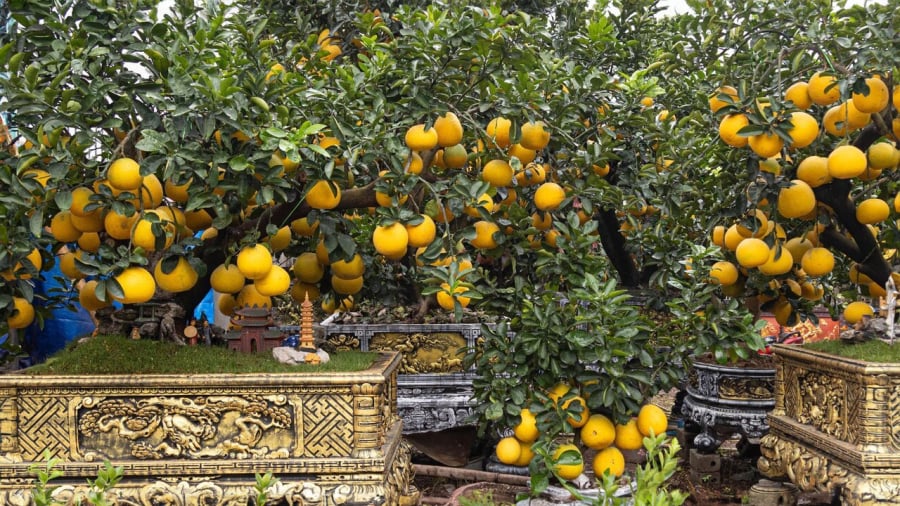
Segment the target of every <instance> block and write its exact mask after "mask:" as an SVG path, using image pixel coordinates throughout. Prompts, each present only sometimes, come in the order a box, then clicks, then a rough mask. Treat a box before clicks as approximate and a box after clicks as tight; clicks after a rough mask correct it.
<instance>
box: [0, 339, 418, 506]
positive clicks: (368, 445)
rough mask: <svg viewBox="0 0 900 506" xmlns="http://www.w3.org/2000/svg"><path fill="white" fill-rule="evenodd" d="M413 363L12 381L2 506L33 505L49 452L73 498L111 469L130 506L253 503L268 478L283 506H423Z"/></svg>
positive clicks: (3, 415)
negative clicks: (403, 378) (403, 372)
mask: <svg viewBox="0 0 900 506" xmlns="http://www.w3.org/2000/svg"><path fill="white" fill-rule="evenodd" d="M399 365H400V355H399V354H397V353H389V352H385V353H382V354H380V355H379V357H378V358H377V359H376V361H375V363H374V364H373V365H372V366H371V367H370V368H369V369H367V370H364V371H359V372H355V373H318V374H306V373H304V374H291V373H286V374H205V375H180V376H179V375H143V376H142V375H132V376H125V375H122V376H116V375H105V376H33V375H31V376H29V375H25V374H14V375H4V376H0V504H30V501H31V493H32V480H33V479H34V474H33V473H32V472H30V471H29V466H32V465H35V464H36V465H38V466H45V465H46V459H47V458H48V457H53V458H57V459H59V460H60V462H59V464H58V465H57V466H56V469H58V470H60V471H62V472H63V478H59V479H56V480H53V481H52V482H51V483H50V485H51V486H55V487H57V488H56V489H55V490H54V497H55V498H56V499H58V500H60V501H62V502H66V501H68V500H70V499H72V498H73V497H75V496H78V494H83V493H84V492H85V484H86V480H87V479H89V478H95V477H96V476H97V471H98V469H100V467H101V466H102V462H103V461H104V460H108V461H110V462H111V463H112V464H113V465H114V466H121V467H122V468H123V469H124V479H123V480H122V482H120V484H119V485H117V486H116V487H115V488H114V490H113V493H114V495H115V496H116V497H115V501H114V502H116V503H122V504H134V505H148V506H149V505H156V504H204V505H210V506H211V505H236V504H240V505H246V504H247V501H248V499H249V498H250V497H255V491H254V488H253V486H254V485H255V484H256V480H255V474H256V473H260V474H262V473H266V472H272V473H273V474H274V476H275V477H276V478H278V479H279V480H280V484H279V485H278V486H276V487H272V488H270V489H269V491H268V496H269V497H270V498H271V499H272V500H273V501H278V500H284V501H287V503H288V504H292V505H294V504H297V505H300V504H316V505H335V504H345V503H358V504H380V503H385V504H401V503H404V504H405V503H409V502H410V500H409V499H410V497H414V496H415V489H414V487H412V486H411V479H412V466H411V464H410V454H409V449H408V448H407V447H406V446H405V445H404V444H402V441H401V434H400V433H401V421H400V420H399V418H398V417H397V386H396V385H397V371H398V368H399Z"/></svg>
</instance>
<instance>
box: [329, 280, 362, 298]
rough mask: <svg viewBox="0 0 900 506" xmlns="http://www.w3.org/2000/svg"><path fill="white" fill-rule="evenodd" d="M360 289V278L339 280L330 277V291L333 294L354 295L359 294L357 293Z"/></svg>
mask: <svg viewBox="0 0 900 506" xmlns="http://www.w3.org/2000/svg"><path fill="white" fill-rule="evenodd" d="M362 287H363V277H362V276H360V277H358V278H352V279H344V278H339V277H337V276H335V275H332V276H331V289H332V290H334V291H335V293H339V294H341V295H354V294H356V293H359V291H360V290H362Z"/></svg>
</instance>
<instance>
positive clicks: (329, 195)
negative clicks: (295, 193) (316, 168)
mask: <svg viewBox="0 0 900 506" xmlns="http://www.w3.org/2000/svg"><path fill="white" fill-rule="evenodd" d="M306 203H307V204H309V207H311V208H313V209H334V208H335V207H337V206H338V204H340V203H341V189H340V187H339V186H337V185H336V184H334V183H332V182H330V181H327V180H325V179H319V180H318V181H315V182H314V183H312V184H311V185H310V187H309V191H308V192H307V193H306Z"/></svg>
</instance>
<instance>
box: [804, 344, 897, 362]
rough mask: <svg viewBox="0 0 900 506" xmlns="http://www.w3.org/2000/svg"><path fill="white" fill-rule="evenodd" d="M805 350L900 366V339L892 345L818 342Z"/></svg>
mask: <svg viewBox="0 0 900 506" xmlns="http://www.w3.org/2000/svg"><path fill="white" fill-rule="evenodd" d="M803 347H804V348H807V349H810V350H813V351H820V352H823V353H829V354H831V355H837V356H840V357H845V358H852V359H855V360H865V361H866V362H877V363H882V364H890V363H896V364H900V339H898V340H896V341H895V344H894V345H890V344H888V343H886V342H884V341H882V340H880V339H869V340H868V341H866V342H863V343H855V344H849V343H846V342H844V341H841V340H829V341H818V342H814V343H807V344H804V345H803Z"/></svg>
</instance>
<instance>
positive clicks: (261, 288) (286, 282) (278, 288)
mask: <svg viewBox="0 0 900 506" xmlns="http://www.w3.org/2000/svg"><path fill="white" fill-rule="evenodd" d="M253 284H254V285H256V291H257V292H259V294H260V295H267V296H269V297H276V296H278V295H282V294H285V293H287V291H288V290H289V289H290V288H291V275H290V274H288V271H287V270H285V269H284V267H282V266H280V265H272V268H271V269H269V272H268V274H266V275H265V276H263V277H261V278H259V279H255V280H254V281H253Z"/></svg>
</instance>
